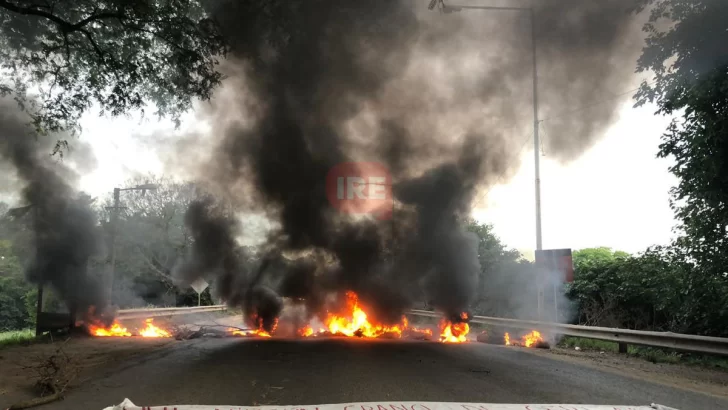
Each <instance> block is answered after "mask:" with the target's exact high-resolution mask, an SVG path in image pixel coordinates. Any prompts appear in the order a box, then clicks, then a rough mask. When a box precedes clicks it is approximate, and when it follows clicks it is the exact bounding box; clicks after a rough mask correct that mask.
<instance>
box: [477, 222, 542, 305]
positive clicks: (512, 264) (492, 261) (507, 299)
mask: <svg viewBox="0 0 728 410" xmlns="http://www.w3.org/2000/svg"><path fill="white" fill-rule="evenodd" d="M466 228H467V230H468V231H469V232H472V233H474V234H475V235H476V236H477V238H478V260H479V261H480V275H479V278H478V289H477V293H476V298H475V302H474V304H473V306H472V310H473V312H474V313H476V314H481V315H487V316H497V317H518V318H526V317H528V315H533V314H536V310H535V309H532V306H531V303H528V301H527V300H524V299H523V296H524V295H527V294H534V295H535V294H536V288H535V284H536V282H535V281H534V280H533V279H534V277H535V276H534V275H535V273H534V271H533V269H532V268H533V266H532V264H531V263H530V262H528V261H526V260H524V259H523V258H522V256H521V254H520V252H518V251H517V250H515V249H510V248H508V247H507V246H506V245H505V244H503V242H501V240H500V238H498V237H497V236H496V235H495V233H493V225H490V224H481V223H478V222H477V221H475V220H469V221H467V224H466Z"/></svg>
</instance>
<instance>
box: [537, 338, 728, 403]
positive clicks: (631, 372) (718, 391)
mask: <svg viewBox="0 0 728 410" xmlns="http://www.w3.org/2000/svg"><path fill="white" fill-rule="evenodd" d="M523 350H524V351H528V352H529V353H533V354H536V355H543V356H548V357H550V358H553V359H557V360H563V361H568V362H572V363H578V364H582V365H585V366H590V367H594V368H598V369H600V370H604V371H608V372H612V373H618V374H620V375H626V376H629V377H634V378H637V379H640V380H648V381H651V382H655V383H660V384H664V385H667V386H670V387H676V388H680V389H685V390H691V391H695V392H699V393H704V394H709V395H712V396H716V397H720V398H728V372H726V371H724V370H714V369H708V368H703V367H698V366H692V365H687V364H670V363H651V362H649V361H647V360H644V359H641V358H638V357H631V356H628V355H625V354H619V353H613V352H597V351H584V350H581V351H576V350H574V349H566V348H559V347H555V348H552V349H550V350H549V349H525V348H523Z"/></svg>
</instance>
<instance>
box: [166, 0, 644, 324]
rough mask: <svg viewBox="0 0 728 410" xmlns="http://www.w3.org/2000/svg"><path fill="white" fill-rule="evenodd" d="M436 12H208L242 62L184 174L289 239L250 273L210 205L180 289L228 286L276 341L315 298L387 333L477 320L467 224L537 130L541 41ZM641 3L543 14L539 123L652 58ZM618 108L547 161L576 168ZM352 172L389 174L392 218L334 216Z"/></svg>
mask: <svg viewBox="0 0 728 410" xmlns="http://www.w3.org/2000/svg"><path fill="white" fill-rule="evenodd" d="M426 3H427V2H424V1H421V2H417V1H404V0H402V1H392V0H380V1H369V2H361V1H333V0H319V1H301V0H297V1H295V0H292V1H286V2H270V3H267V6H266V7H263V6H261V5H260V2H258V1H254V0H247V1H218V2H211V3H210V12H211V13H212V15H213V16H214V17H215V18H216V19H217V20H218V21H219V22H220V24H221V26H222V30H223V32H224V35H225V36H226V37H227V38H228V39H229V41H230V44H231V47H232V54H231V57H230V58H229V60H228V61H227V63H226V67H225V70H226V72H227V74H228V76H229V78H228V80H227V81H226V83H225V85H224V89H223V90H221V91H220V92H219V93H218V95H217V97H216V99H215V100H214V101H213V102H212V104H210V105H209V106H207V107H204V108H203V111H202V112H201V113H199V115H200V116H201V119H203V120H205V121H206V122H207V123H208V124H210V125H211V128H212V130H211V132H210V133H209V135H208V138H195V137H194V136H193V137H192V138H191V139H188V142H189V141H204V143H200V144H185V145H181V146H180V147H181V148H180V150H181V154H182V155H181V156H180V157H179V158H178V159H177V163H178V164H180V165H181V164H184V166H185V168H186V169H187V170H189V169H194V170H195V171H194V174H195V177H196V178H197V179H200V180H202V181H204V182H206V184H207V185H208V186H209V187H210V189H211V192H215V193H216V194H220V195H221V196H224V197H225V200H226V201H230V203H232V204H233V206H234V207H235V208H236V210H239V211H247V212H262V213H264V214H265V215H266V217H267V218H269V219H270V220H272V221H275V222H277V224H278V225H277V226H278V228H277V229H274V230H273V231H272V232H271V233H270V235H269V237H268V238H267V242H266V244H265V245H264V248H265V253H266V255H267V256H266V257H265V258H264V262H263V263H261V265H260V266H258V267H256V268H255V269H246V268H244V267H243V265H244V264H243V263H242V262H241V258H243V256H241V255H237V254H235V252H234V251H233V248H235V246H234V244H235V240H236V237H237V236H239V235H240V234H241V231H243V230H244V227H241V226H239V225H238V224H237V223H236V222H234V221H235V218H234V217H232V216H228V217H223V216H221V215H220V214H219V213H218V212H216V211H215V206H213V204H211V203H209V202H206V201H200V202H198V203H196V204H194V205H193V206H192V207H191V208H190V210H189V212H188V214H187V220H186V222H187V226H188V227H189V228H190V229H191V230H192V232H193V236H194V238H195V249H194V252H193V253H192V254H191V255H190V258H189V259H187V260H186V261H184V262H183V263H181V264H180V265H179V266H178V267H177V269H176V273H177V274H178V275H180V276H181V277H183V278H184V279H185V280H193V279H194V278H195V277H197V276H204V275H213V276H217V277H219V278H221V280H219V281H217V283H218V284H220V285H221V286H220V288H219V289H218V291H219V292H220V293H221V294H222V295H223V296H225V297H226V298H227V300H228V301H230V302H231V303H234V304H239V305H242V306H244V307H245V308H246V311H247V312H248V315H249V316H250V317H251V318H253V320H254V321H257V322H258V324H260V323H261V322H264V323H265V327H266V328H270V327H271V324H272V323H273V319H272V317H273V316H276V315H278V314H279V313H280V309H281V303H282V302H281V298H289V299H296V300H305V303H306V304H307V306H308V308H309V309H308V310H309V311H310V312H309V314H312V312H313V313H315V312H316V310H317V309H320V308H321V307H322V306H324V305H325V303H326V295H327V294H329V293H331V292H334V293H336V292H338V293H341V292H342V291H344V290H354V291H356V292H357V293H358V294H359V295H360V297H361V299H362V300H363V301H364V302H365V303H366V304H367V305H368V306H372V308H373V309H374V311H376V312H377V318H378V319H379V320H382V321H387V320H395V319H396V318H397V317H398V316H399V315H400V314H401V313H402V312H403V311H404V310H405V309H406V308H408V307H409V306H411V305H412V304H413V303H415V302H427V303H428V304H430V305H431V306H434V307H435V308H437V309H439V310H441V311H443V312H444V313H445V314H447V315H450V316H456V315H458V313H459V312H461V311H464V310H467V309H468V307H469V306H470V304H471V302H472V297H473V291H474V289H475V288H476V285H477V277H478V272H479V271H480V266H479V263H478V253H477V243H476V240H475V238H474V237H473V235H472V234H469V233H466V232H464V231H463V230H462V229H461V228H460V221H462V219H463V218H464V217H466V216H467V215H468V214H469V212H470V209H471V207H472V205H473V202H474V200H475V199H476V194H478V192H479V190H480V189H483V188H484V187H485V186H488V185H491V184H493V183H494V182H496V181H497V180H498V179H499V178H502V177H509V176H510V175H512V174H513V173H514V172H515V170H516V169H517V165H518V157H519V154H520V152H521V150H522V148H523V146H524V138H525V137H527V136H528V135H529V134H528V133H529V130H530V129H531V128H532V121H531V120H530V118H529V116H530V114H531V109H532V108H531V107H532V106H531V74H532V71H531V70H532V68H531V67H532V66H531V61H532V60H531V53H530V49H531V43H530V41H531V29H530V27H531V26H530V21H529V19H528V13H519V12H503V13H500V12H499V13H492V12H490V13H489V12H481V11H469V10H464V11H463V12H461V13H452V14H439V13H436V12H430V11H428V10H427V7H426ZM633 3H634V1H631V0H610V1H603V2H598V3H597V2H583V1H578V0H559V1H549V2H546V1H544V2H537V3H534V4H535V5H536V6H537V9H536V12H535V13H536V38H537V41H538V58H539V77H540V80H541V87H540V91H541V93H542V100H543V102H542V104H543V106H542V108H541V115H542V116H545V117H550V116H556V117H559V116H558V115H557V114H561V113H563V112H565V111H568V110H569V109H572V108H573V107H581V106H584V105H588V104H592V103H593V102H594V101H595V100H598V99H599V98H600V93H602V92H605V91H606V90H618V91H621V90H623V89H624V88H625V87H629V86H630V85H631V84H627V83H626V82H627V81H629V79H630V78H631V75H632V73H633V71H634V68H633V67H634V62H635V59H636V56H637V53H638V52H639V50H640V47H641V45H642V41H641V37H640V32H639V27H640V25H639V22H637V21H636V20H635V19H634V18H633V16H632V15H630V13H629V10H630V7H631V6H632V4H633ZM528 4H529V3H524V5H528ZM509 5H512V4H509ZM615 109H616V103H615V104H612V105H610V104H606V105H601V106H600V107H599V109H598V110H593V111H589V112H587V113H581V114H580V115H578V116H561V117H559V118H554V120H553V121H550V122H549V123H548V124H547V128H548V130H549V131H548V133H547V137H548V138H547V139H546V143H545V147H546V150H547V151H548V152H549V153H550V154H551V155H553V156H554V157H556V158H558V159H561V160H569V159H572V158H574V157H575V156H576V155H577V154H578V153H579V152H582V151H583V150H584V149H586V148H588V147H589V146H590V145H591V144H592V143H593V142H594V141H595V140H596V139H597V138H598V137H599V135H600V134H601V132H602V131H603V130H604V127H606V126H607V125H608V124H609V123H610V122H611V121H612V119H613V115H614V112H615ZM526 141H527V140H526ZM201 148H206V149H207V148H209V149H208V150H207V151H206V153H205V154H201V153H200V151H201ZM349 161H374V162H379V163H382V164H384V165H386V166H387V167H388V169H389V170H390V172H391V176H392V181H393V192H394V197H395V198H394V200H395V201H394V203H395V211H394V215H393V218H392V220H391V221H386V222H382V221H376V220H374V219H368V218H360V217H351V216H347V215H346V214H342V213H339V212H338V211H336V210H335V209H334V208H333V207H332V206H331V205H330V204H329V203H328V202H327V199H326V192H325V190H326V187H325V181H326V174H327V172H328V171H329V169H331V168H332V167H333V166H335V165H337V164H340V163H342V162H349ZM291 255H293V256H291ZM276 261H278V262H276ZM281 261H282V262H281Z"/></svg>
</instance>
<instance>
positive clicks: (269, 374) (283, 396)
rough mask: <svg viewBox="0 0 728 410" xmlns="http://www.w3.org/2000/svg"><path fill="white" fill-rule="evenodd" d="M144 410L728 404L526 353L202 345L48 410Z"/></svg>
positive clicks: (353, 344)
mask: <svg viewBox="0 0 728 410" xmlns="http://www.w3.org/2000/svg"><path fill="white" fill-rule="evenodd" d="M127 397H128V398H129V399H131V400H132V401H133V402H134V403H135V404H137V405H163V404H219V405H223V404H229V405H266V404H268V405H291V404H323V403H343V402H357V401H359V402H361V401H379V400H387V401H456V402H481V403H487V402H501V403H528V402H530V403H572V404H632V405H646V404H650V403H659V404H663V405H666V406H671V407H675V408H678V409H683V410H684V409H719V408H723V409H728V400H725V399H722V398H718V397H715V396H709V395H705V394H701V393H697V392H694V391H689V390H683V389H677V388H674V387H668V386H665V385H661V384H656V383H651V382H646V381H642V380H639V379H637V378H633V377H630V376H629V375H620V374H615V373H614V372H606V371H601V370H598V369H594V368H593V367H589V366H584V365H580V364H578V363H570V362H566V361H562V360H555V359H553V358H550V357H548V355H539V354H534V353H532V352H529V351H526V349H521V348H509V347H504V346H492V345H485V344H480V343H470V344H464V345H443V344H439V343H432V342H414V341H411V342H402V341H386V340H358V339H356V340H352V339H328V340H304V341H286V340H275V339H263V340H251V339H236V338H224V339H196V340H189V341H182V342H176V343H171V344H169V345H166V346H164V347H163V348H161V349H160V350H157V351H156V352H154V353H151V354H147V355H143V356H140V357H137V358H135V359H131V360H130V361H128V362H126V363H124V364H123V365H122V366H117V367H115V368H108V369H104V370H103V372H102V373H101V374H100V375H99V376H98V377H96V378H93V379H90V380H88V381H86V382H85V383H84V384H83V385H82V386H81V387H78V388H76V389H74V390H73V391H71V392H70V394H69V395H68V397H67V398H66V399H65V400H64V401H62V402H56V403H52V404H49V405H47V406H44V407H42V408H48V409H74V410H75V409H89V410H92V409H99V410H100V409H102V408H104V407H105V406H108V405H111V404H115V403H119V402H121V401H122V400H123V399H124V398H127Z"/></svg>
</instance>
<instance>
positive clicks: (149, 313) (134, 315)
mask: <svg viewBox="0 0 728 410" xmlns="http://www.w3.org/2000/svg"><path fill="white" fill-rule="evenodd" d="M222 310H227V305H213V306H195V307H173V308H141V309H123V310H119V311H118V312H116V317H117V318H118V319H122V320H123V319H139V318H148V317H160V316H176V315H191V314H195V313H206V312H218V311H222Z"/></svg>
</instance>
